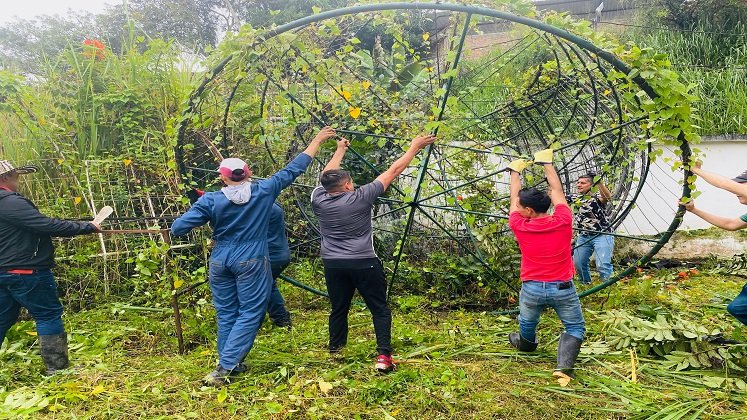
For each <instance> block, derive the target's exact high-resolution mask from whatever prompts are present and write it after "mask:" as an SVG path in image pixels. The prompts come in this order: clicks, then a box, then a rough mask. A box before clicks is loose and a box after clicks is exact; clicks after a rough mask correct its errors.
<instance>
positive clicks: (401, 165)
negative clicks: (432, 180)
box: [376, 134, 436, 190]
mask: <svg viewBox="0 0 747 420" xmlns="http://www.w3.org/2000/svg"><path fill="white" fill-rule="evenodd" d="M434 141H436V136H434V135H431V134H428V135H422V136H418V137H415V138H414V139H413V140H412V143H410V147H409V148H408V149H407V151H406V152H405V154H404V155H402V156H401V157H400V158H399V159H397V160H396V161H394V163H392V166H390V167H389V169H387V170H386V171H384V173H382V174H381V175H379V176H378V177H376V180H377V181H379V182H381V183H382V184H383V185H384V190H386V189H387V188H389V186H390V185H392V182H394V180H395V179H397V177H398V176H400V174H402V172H404V170H405V169H406V168H407V166H408V165H409V164H410V162H412V160H413V159H414V158H415V156H416V155H417V154H418V152H420V150H422V149H423V148H424V147H426V146H428V145H429V144H432V143H433V142H434Z"/></svg>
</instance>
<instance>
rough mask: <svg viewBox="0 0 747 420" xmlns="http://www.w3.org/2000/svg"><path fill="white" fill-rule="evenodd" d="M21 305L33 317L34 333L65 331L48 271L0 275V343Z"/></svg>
mask: <svg viewBox="0 0 747 420" xmlns="http://www.w3.org/2000/svg"><path fill="white" fill-rule="evenodd" d="M21 306H23V307H24V308H26V309H27V310H28V311H29V314H31V316H32V317H34V321H36V332H37V334H39V335H54V334H62V333H63V332H65V326H64V325H63V323H62V304H61V303H60V298H59V297H57V285H56V284H55V282H54V277H53V276H52V272H51V271H50V270H42V271H38V272H35V273H34V274H9V273H0V343H2V342H3V340H4V339H5V333H7V332H8V330H9V329H10V327H11V326H13V324H15V323H16V321H17V320H18V313H19V311H20V310H21Z"/></svg>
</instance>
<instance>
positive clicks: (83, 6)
mask: <svg viewBox="0 0 747 420" xmlns="http://www.w3.org/2000/svg"><path fill="white" fill-rule="evenodd" d="M121 2H122V0H0V24H3V23H7V22H9V21H12V20H13V19H14V16H17V17H20V18H23V19H30V18H33V17H34V16H38V15H55V14H57V15H66V14H67V12H68V10H69V9H72V10H75V11H81V10H85V11H88V12H91V13H98V12H101V11H103V10H104V7H105V6H106V5H107V4H119V3H121Z"/></svg>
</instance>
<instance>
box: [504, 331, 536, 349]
mask: <svg viewBox="0 0 747 420" xmlns="http://www.w3.org/2000/svg"><path fill="white" fill-rule="evenodd" d="M508 342H509V343H511V345H512V346H514V347H515V348H516V349H517V350H519V351H535V350H537V344H539V342H537V341H529V340H525V339H524V337H522V336H521V334H519V333H517V332H512V333H511V334H509V335H508Z"/></svg>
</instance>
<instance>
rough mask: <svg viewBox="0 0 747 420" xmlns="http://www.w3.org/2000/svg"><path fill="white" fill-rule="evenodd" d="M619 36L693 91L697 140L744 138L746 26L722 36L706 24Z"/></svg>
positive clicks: (746, 127) (634, 31)
mask: <svg viewBox="0 0 747 420" xmlns="http://www.w3.org/2000/svg"><path fill="white" fill-rule="evenodd" d="M624 36H625V37H627V38H628V39H631V40H633V41H634V42H636V43H637V44H639V45H641V46H645V47H650V48H653V49H655V50H656V51H661V52H663V53H666V54H667V55H668V56H669V59H670V61H671V62H672V65H673V67H674V69H675V70H677V71H678V72H679V73H680V75H681V76H682V79H683V80H684V81H685V82H686V83H688V84H690V85H692V86H693V93H694V94H695V95H697V96H698V97H699V98H700V101H699V103H698V104H697V108H698V111H699V112H698V113H699V115H700V118H701V120H700V122H699V125H700V127H701V134H705V135H717V134H744V133H747V106H745V105H747V23H739V24H737V25H734V26H733V27H730V28H728V31H725V30H724V29H723V28H720V27H714V26H711V25H709V24H707V23H705V24H702V25H700V26H698V27H697V28H694V29H693V30H692V31H678V30H674V29H668V28H663V29H652V28H634V29H632V30H629V31H628V32H626V34H625V35H624Z"/></svg>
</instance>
